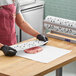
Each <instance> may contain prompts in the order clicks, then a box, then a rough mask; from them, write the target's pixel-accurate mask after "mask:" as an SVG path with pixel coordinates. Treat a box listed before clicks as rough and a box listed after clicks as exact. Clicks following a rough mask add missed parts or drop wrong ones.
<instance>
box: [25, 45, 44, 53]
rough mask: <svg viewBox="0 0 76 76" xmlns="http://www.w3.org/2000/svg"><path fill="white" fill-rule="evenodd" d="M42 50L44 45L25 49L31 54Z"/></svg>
mask: <svg viewBox="0 0 76 76" xmlns="http://www.w3.org/2000/svg"><path fill="white" fill-rule="evenodd" d="M42 50H43V49H42V47H40V46H37V47H33V48H29V49H26V50H24V52H25V53H29V54H35V53H38V52H40V51H42Z"/></svg>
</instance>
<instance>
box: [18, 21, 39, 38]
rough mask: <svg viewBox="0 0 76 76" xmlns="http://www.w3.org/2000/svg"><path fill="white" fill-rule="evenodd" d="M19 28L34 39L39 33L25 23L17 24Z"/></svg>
mask: <svg viewBox="0 0 76 76" xmlns="http://www.w3.org/2000/svg"><path fill="white" fill-rule="evenodd" d="M18 25H19V27H20V28H21V29H22V30H23V31H24V32H26V33H28V34H30V35H32V36H34V37H36V36H37V35H38V34H39V32H37V31H36V30H35V29H34V28H32V27H31V25H30V24H28V23H27V22H25V21H23V22H22V23H21V24H18Z"/></svg>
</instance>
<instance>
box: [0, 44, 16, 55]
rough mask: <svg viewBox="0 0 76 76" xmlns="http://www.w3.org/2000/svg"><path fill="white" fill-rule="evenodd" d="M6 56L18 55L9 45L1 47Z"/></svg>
mask: <svg viewBox="0 0 76 76" xmlns="http://www.w3.org/2000/svg"><path fill="white" fill-rule="evenodd" d="M0 50H2V51H3V53H4V55H5V56H14V55H16V53H17V51H16V50H15V49H13V48H11V47H9V46H7V45H4V46H2V47H1V49H0Z"/></svg>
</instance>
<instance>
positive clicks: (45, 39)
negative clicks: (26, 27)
mask: <svg viewBox="0 0 76 76" xmlns="http://www.w3.org/2000/svg"><path fill="white" fill-rule="evenodd" d="M37 39H38V40H41V41H44V42H46V41H48V38H47V37H46V36H44V35H41V34H39V35H37Z"/></svg>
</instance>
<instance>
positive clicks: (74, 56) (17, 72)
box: [0, 38, 76, 76]
mask: <svg viewBox="0 0 76 76" xmlns="http://www.w3.org/2000/svg"><path fill="white" fill-rule="evenodd" d="M31 40H33V39H31ZM28 41H29V40H28ZM47 45H50V46H55V47H58V48H64V49H68V50H72V52H71V53H69V54H66V55H64V56H62V57H60V58H57V59H56V60H54V61H52V62H50V63H47V64H46V63H40V62H36V61H33V60H30V59H25V58H21V57H16V56H14V57H5V56H4V55H3V53H2V52H0V73H1V74H5V75H3V76H7V75H8V76H42V75H44V74H47V73H49V72H51V71H53V70H56V69H58V68H60V67H62V66H64V65H66V64H69V63H71V62H73V61H76V44H73V43H69V42H65V41H61V40H57V39H53V38H49V42H48V44H47ZM1 74H0V76H1Z"/></svg>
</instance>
